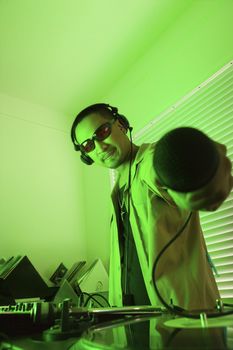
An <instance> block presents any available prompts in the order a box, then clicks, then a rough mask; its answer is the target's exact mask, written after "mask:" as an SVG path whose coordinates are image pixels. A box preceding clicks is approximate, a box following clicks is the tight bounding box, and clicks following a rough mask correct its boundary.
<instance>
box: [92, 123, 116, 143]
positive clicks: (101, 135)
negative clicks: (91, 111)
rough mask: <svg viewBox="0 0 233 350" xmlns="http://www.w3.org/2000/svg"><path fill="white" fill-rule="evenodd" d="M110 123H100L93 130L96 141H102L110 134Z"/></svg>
mask: <svg viewBox="0 0 233 350" xmlns="http://www.w3.org/2000/svg"><path fill="white" fill-rule="evenodd" d="M111 130H112V129H111V124H109V123H107V124H104V125H101V126H100V127H99V128H98V129H97V130H96V132H95V137H96V140H97V141H102V140H104V139H106V138H107V137H108V136H109V135H110V134H111Z"/></svg>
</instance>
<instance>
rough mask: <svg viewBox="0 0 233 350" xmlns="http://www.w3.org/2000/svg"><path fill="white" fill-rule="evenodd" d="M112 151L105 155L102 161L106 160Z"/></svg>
mask: <svg viewBox="0 0 233 350" xmlns="http://www.w3.org/2000/svg"><path fill="white" fill-rule="evenodd" d="M113 153H114V151H111V152H109V153H108V154H106V156H105V157H104V158H103V160H106V159H108V158H109V157H111V155H113Z"/></svg>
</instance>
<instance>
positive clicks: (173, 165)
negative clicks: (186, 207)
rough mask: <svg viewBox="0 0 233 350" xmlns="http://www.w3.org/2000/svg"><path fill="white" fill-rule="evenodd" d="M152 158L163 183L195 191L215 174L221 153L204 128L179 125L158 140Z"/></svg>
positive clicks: (181, 189)
mask: <svg viewBox="0 0 233 350" xmlns="http://www.w3.org/2000/svg"><path fill="white" fill-rule="evenodd" d="M153 162H154V167H155V170H156V173H157V175H158V178H159V180H160V182H161V183H162V184H163V185H165V186H167V187H168V188H170V189H173V190H176V191H179V192H192V191H195V190H197V189H199V188H201V187H202V186H204V185H206V184H207V183H208V182H209V181H210V179H211V178H212V177H213V176H214V174H215V172H216V170H217V167H218V162H219V156H218V152H217V149H216V146H215V144H214V142H213V141H212V140H211V139H210V138H209V137H208V136H207V135H205V134H204V133H203V132H202V131H200V130H198V129H195V128H191V127H180V128H176V129H174V130H171V131H169V132H168V133H166V134H165V135H164V136H163V137H162V138H161V139H160V140H159V141H158V142H157V144H156V147H155V153H154V159H153Z"/></svg>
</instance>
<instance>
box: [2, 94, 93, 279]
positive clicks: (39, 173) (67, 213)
mask: <svg viewBox="0 0 233 350" xmlns="http://www.w3.org/2000/svg"><path fill="white" fill-rule="evenodd" d="M63 118H64V116H63ZM59 119H60V116H59V115H58V114H56V113H55V112H53V111H50V110H46V109H45V108H42V107H39V106H36V105H32V104H30V103H29V102H25V101H22V100H18V99H13V98H10V97H8V96H4V95H0V152H1V172H0V193H1V201H0V213H1V215H0V228H1V247H0V257H5V258H8V257H10V256H12V255H20V254H21V255H28V257H29V259H30V260H31V262H32V263H33V264H34V265H35V267H36V268H37V269H38V270H39V272H40V273H41V274H42V275H43V276H44V277H46V278H48V277H49V276H50V275H51V274H52V273H53V272H54V270H55V268H56V267H57V266H58V264H59V263H60V262H63V263H64V264H65V265H66V266H67V267H70V266H71V265H72V264H73V263H74V262H75V261H78V260H80V259H86V258H87V245H86V226H85V217H86V213H85V211H84V206H83V202H84V191H83V174H82V169H81V167H80V164H79V161H78V159H77V157H76V154H75V152H73V149H72V144H71V142H70V138H69V135H68V134H67V133H65V132H64V131H62V129H61V128H59ZM55 125H56V127H55Z"/></svg>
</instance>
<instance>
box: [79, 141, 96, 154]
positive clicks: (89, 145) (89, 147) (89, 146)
mask: <svg viewBox="0 0 233 350" xmlns="http://www.w3.org/2000/svg"><path fill="white" fill-rule="evenodd" d="M94 148H95V143H94V141H93V140H86V141H84V142H83V143H82V144H81V150H82V151H83V152H85V153H88V152H91V151H93V149H94Z"/></svg>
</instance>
